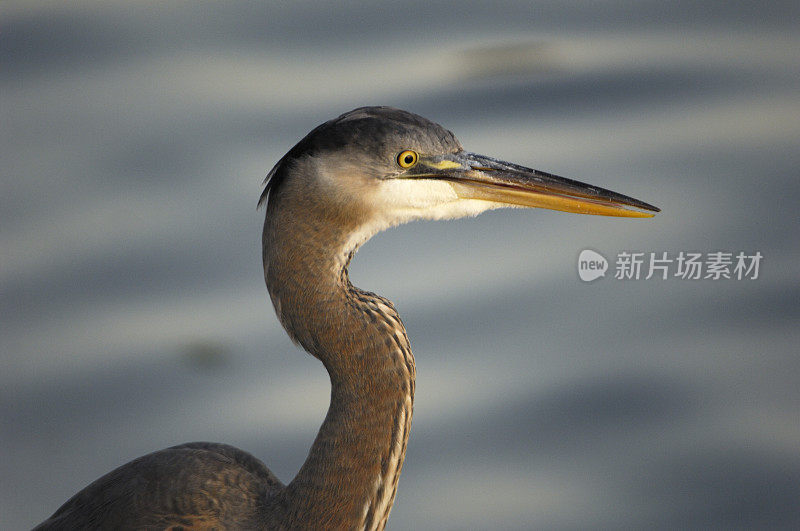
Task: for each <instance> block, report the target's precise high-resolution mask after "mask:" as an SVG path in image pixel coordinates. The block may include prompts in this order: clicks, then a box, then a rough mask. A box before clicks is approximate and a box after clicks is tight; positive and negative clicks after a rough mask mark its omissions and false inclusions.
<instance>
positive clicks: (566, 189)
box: [406, 151, 660, 218]
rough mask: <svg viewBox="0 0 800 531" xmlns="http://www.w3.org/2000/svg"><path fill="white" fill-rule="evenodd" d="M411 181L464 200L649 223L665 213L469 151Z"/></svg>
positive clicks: (423, 166) (426, 167)
mask: <svg viewBox="0 0 800 531" xmlns="http://www.w3.org/2000/svg"><path fill="white" fill-rule="evenodd" d="M406 177H408V178H417V179H443V180H447V181H449V182H450V183H451V184H452V185H453V188H454V190H455V192H456V194H458V196H459V197H461V198H463V199H480V200H483V201H493V202H497V203H505V204H508V205H518V206H526V207H538V208H548V209H550V210H561V211H563V212H575V213H578V214H594V215H599V216H619V217H629V218H650V217H653V215H654V214H653V213H654V212H660V209H659V208H657V207H654V206H653V205H650V204H648V203H645V202H644V201H639V200H638V199H634V198H632V197H628V196H626V195H622V194H618V193H617V192H612V191H611V190H606V189H605V188H600V187H598V186H592V185H590V184H586V183H582V182H580V181H573V180H572V179H566V178H564V177H558V176H557V175H552V174H549V173H545V172H542V171H538V170H533V169H531V168H526V167H524V166H519V165H517V164H512V163H510V162H504V161H502V160H497V159H493V158H491V157H485V156H483V155H478V154H475V153H468V152H464V151H462V152H460V153H454V154H450V155H445V156H440V157H435V158H427V159H421V160H420V163H419V164H417V165H416V167H415V168H414V169H413V170H412V171H411V172H409V174H407V175H406Z"/></svg>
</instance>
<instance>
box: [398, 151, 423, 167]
mask: <svg viewBox="0 0 800 531" xmlns="http://www.w3.org/2000/svg"><path fill="white" fill-rule="evenodd" d="M418 158H419V156H418V155H417V152H416V151H411V150H410V149H407V150H405V151H403V152H402V153H400V154H399V155H397V164H399V165H400V167H401V168H410V167H411V166H413V165H414V164H416V163H417V159H418Z"/></svg>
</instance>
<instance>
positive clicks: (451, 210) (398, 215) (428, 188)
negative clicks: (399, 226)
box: [367, 179, 501, 224]
mask: <svg viewBox="0 0 800 531" xmlns="http://www.w3.org/2000/svg"><path fill="white" fill-rule="evenodd" d="M367 200H368V201H372V202H373V206H374V207H375V210H376V211H377V212H384V213H385V214H386V217H387V218H393V219H387V221H388V222H389V223H390V224H396V223H405V222H407V221H412V220H415V219H450V218H459V217H464V216H475V215H477V214H480V213H481V212H484V211H485V210H488V209H490V208H497V207H498V206H501V205H499V204H495V203H491V202H487V201H480V200H473V199H461V198H460V197H458V195H457V194H456V192H455V190H454V189H453V187H452V185H451V184H450V183H448V182H447V181H435V180H424V179H418V180H417V179H390V180H386V181H383V182H382V183H381V185H380V186H379V187H378V189H377V190H376V191H375V193H374V194H371V197H369V198H367Z"/></svg>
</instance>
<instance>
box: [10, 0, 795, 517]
mask: <svg viewBox="0 0 800 531" xmlns="http://www.w3.org/2000/svg"><path fill="white" fill-rule="evenodd" d="M1 11H2V12H0V64H1V65H2V67H0V87H1V88H2V90H0V118H1V122H2V127H0V315H1V316H2V317H1V320H0V323H1V324H0V326H1V328H0V360H2V367H3V370H2V371H0V477H2V478H3V479H2V482H0V528H3V529H23V528H26V527H31V526H33V525H34V524H35V523H37V522H38V521H40V520H42V519H44V518H46V517H47V516H48V515H49V514H51V513H52V512H53V511H54V510H55V509H56V508H57V507H58V506H59V505H60V504H61V503H63V502H64V501H65V500H66V499H67V498H68V497H69V496H71V495H72V494H73V493H74V492H76V491H77V490H79V489H80V488H82V487H84V486H85V485H87V484H88V483H89V482H91V481H92V480H94V479H96V478H97V477H99V476H100V475H102V474H103V473H105V472H107V471H109V470H111V469H112V468H114V467H115V466H118V465H120V464H122V463H124V462H126V461H128V460H130V459H132V458H134V457H137V456H139V455H142V454H144V453H148V452H150V451H153V450H156V449H159V448H164V447H167V446H171V445H174V444H177V443H181V442H186V441H192V440H213V441H224V442H227V443H230V444H234V445H236V446H239V447H241V448H243V449H246V450H248V451H250V452H252V453H253V454H255V455H256V456H258V457H259V458H261V459H263V460H264V461H265V462H266V463H267V464H268V465H269V466H270V468H272V470H273V471H274V472H275V473H276V474H277V475H278V476H279V477H280V478H281V479H282V480H284V481H288V480H290V479H291V478H292V477H293V475H294V474H295V473H296V471H297V469H298V468H299V467H300V465H301V464H302V462H303V460H304V458H305V455H306V453H307V451H308V448H309V447H310V445H311V442H312V440H313V437H314V435H315V433H316V430H317V428H318V426H319V424H320V422H321V421H322V419H323V417H324V415H325V412H326V409H327V403H328V397H329V387H328V381H327V375H326V374H325V371H324V368H323V367H322V365H321V364H320V363H319V362H317V361H316V360H315V359H313V358H311V357H310V356H308V355H306V354H304V353H302V352H300V351H298V349H296V348H295V347H294V346H293V345H292V344H291V343H290V341H289V340H288V338H287V337H286V335H285V334H284V332H283V331H282V330H281V329H280V326H279V324H278V323H277V320H276V319H275V317H274V314H273V311H272V308H271V306H270V304H269V300H268V297H267V295H266V290H265V288H264V285H263V280H262V272H261V263H260V230H261V227H260V224H261V222H262V216H263V212H261V211H256V209H255V204H256V201H257V198H258V195H259V193H260V182H261V179H262V178H263V176H264V175H265V174H266V172H267V171H268V170H269V168H271V167H272V165H273V164H274V163H275V162H276V161H277V160H278V158H279V157H280V156H281V154H282V153H284V152H285V151H286V150H288V148H290V147H291V146H292V145H293V144H294V143H295V142H296V141H297V140H298V139H299V138H300V137H302V136H303V135H305V133H306V132H307V131H308V130H310V129H311V128H313V127H314V126H315V125H317V124H319V123H320V122H323V121H325V120H327V119H329V118H332V117H334V116H336V115H338V114H341V113H342V112H345V111H347V110H349V109H351V108H353V107H357V106H361V105H374V104H382V105H392V106H396V107H402V108H405V109H408V110H411V111H414V112H417V113H419V114H422V115H425V116H427V117H429V118H431V119H433V120H435V121H437V122H439V123H441V124H443V125H444V126H445V127H447V128H449V129H451V130H452V131H454V132H455V133H456V135H457V136H458V137H459V138H460V140H461V141H462V143H463V144H464V146H465V147H466V148H467V149H468V150H471V151H476V152H479V153H485V154H487V155H493V156H496V157H500V158H503V159H506V160H512V161H515V162H518V163H520V164H524V165H527V166H532V167H536V168H540V169H543V170H547V171H551V172H554V173H557V174H561V175H565V176H568V177H573V178H577V179H580V180H584V181H587V182H591V183H592V184H596V185H599V186H603V187H607V188H611V189H613V190H617V191H620V192H622V193H625V194H629V195H632V196H634V197H637V198H640V199H643V200H645V201H648V202H651V203H653V204H655V205H657V206H659V207H661V208H662V210H663V212H662V213H661V214H659V215H658V216H657V217H656V218H654V219H652V220H628V219H623V220H620V219H609V218H598V217H584V216H575V215H567V214H561V213H555V212H548V211H522V210H506V211H495V212H491V213H487V214H484V215H482V216H480V217H478V218H476V219H467V220H460V221H453V222H447V223H432V222H428V223H415V224H411V225H407V226H403V227H400V228H398V229H393V230H391V231H389V232H387V233H385V234H382V235H380V236H378V237H377V238H376V239H375V240H373V241H371V242H370V243H369V244H367V245H366V246H365V247H364V248H363V249H362V250H361V251H360V252H359V254H358V256H357V257H356V259H355V261H354V263H353V266H352V270H351V278H352V280H353V282H354V283H355V284H356V285H359V286H361V287H363V288H365V289H369V290H372V291H376V292H379V293H381V294H384V295H386V296H388V297H390V298H391V299H392V300H393V301H395V303H396V305H397V307H398V309H399V310H400V312H401V314H402V315H403V317H404V320H405V323H406V327H407V328H408V333H409V336H410V337H411V341H412V345H413V347H414V352H415V355H416V359H417V371H418V379H417V395H416V402H415V417H414V426H413V430H412V436H411V441H410V443H409V447H408V455H407V459H406V465H405V468H404V471H403V477H402V479H401V481H400V486H399V490H398V495H397V499H396V502H395V506H394V509H393V511H392V517H391V519H390V527H391V528H392V529H476V528H477V529H481V528H483V529H488V528H491V529H525V528H535V529H598V528H608V529H620V528H645V529H658V528H663V529H675V528H687V527H688V528H703V529H708V528H729V527H736V528H797V527H800V504H798V499H800V413H798V411H800V385H798V379H799V378H800V358H799V357H798V354H797V344H798V343H800V332H798V326H797V325H798V317H799V316H800V304H798V301H800V291H799V290H798V263H800V244H798V229H800V227H799V226H798V215H797V206H798V204H799V203H800V179H798V168H800V149H798V148H799V147H800V119H798V117H800V37H799V36H798V33H797V31H796V30H797V27H796V21H797V20H798V17H800V12H798V11H799V10H798V4H797V3H796V2H785V3H781V2H770V3H767V4H755V3H731V2H728V3H720V4H717V3H713V4H710V3H708V2H677V3H670V2H667V3H665V2H638V3H633V4H631V3H629V2H603V3H584V2H560V1H559V2H544V3H542V2H531V3H529V2H500V3H487V4H483V3H477V2H475V3H470V2H461V3H458V4H448V3H440V2H402V3H381V4H379V5H373V4H370V3H352V2H348V3H330V4H325V5H320V4H319V3H311V2H309V3H306V2H292V3H288V2H280V3H275V4H270V3H260V2H226V3H211V2H185V3H184V2H173V3H168V4H161V3H152V2H127V3H107V2H94V1H89V0H85V1H81V2H69V3H58V2H49V1H31V0H26V1H10V2H9V1H7V2H4V5H3V8H2V10H1ZM587 248H588V249H593V250H595V251H597V252H599V253H601V254H602V255H604V256H605V257H607V258H608V259H609V261H610V262H611V263H610V266H609V271H608V272H607V274H606V277H605V278H600V279H598V280H596V281H594V282H592V283H584V282H582V281H581V280H580V279H579V278H578V273H577V257H578V254H579V253H580V251H581V250H583V249H587ZM622 251H630V252H643V253H645V255H644V256H645V259H647V258H648V257H649V253H657V254H658V255H659V256H660V255H661V253H663V252H667V253H668V256H670V257H676V256H677V255H678V254H679V253H680V252H681V251H683V252H685V253H688V252H698V253H701V254H703V256H708V254H709V253H715V252H719V251H722V252H730V253H734V255H735V254H737V253H739V252H741V251H743V252H745V253H746V254H747V255H753V254H754V253H756V252H759V253H761V255H762V256H763V260H762V262H761V263H760V269H759V275H758V278H757V279H751V278H747V279H742V280H737V279H735V278H732V279H724V278H723V279H719V280H712V279H706V280H694V281H692V280H686V279H681V278H676V277H674V276H672V275H670V278H668V279H666V280H664V279H660V278H650V279H649V280H645V279H644V277H645V276H646V274H645V273H646V271H643V273H642V275H641V278H640V279H639V280H617V279H615V278H614V273H615V266H616V263H615V259H616V257H617V256H618V254H619V253H620V252H622ZM644 267H645V268H646V267H647V263H645V266H644ZM671 267H673V268H674V267H675V264H672V266H671ZM671 271H673V272H674V271H675V270H674V269H672V270H671ZM655 276H656V277H658V275H655Z"/></svg>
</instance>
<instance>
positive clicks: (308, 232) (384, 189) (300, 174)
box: [37, 107, 657, 530]
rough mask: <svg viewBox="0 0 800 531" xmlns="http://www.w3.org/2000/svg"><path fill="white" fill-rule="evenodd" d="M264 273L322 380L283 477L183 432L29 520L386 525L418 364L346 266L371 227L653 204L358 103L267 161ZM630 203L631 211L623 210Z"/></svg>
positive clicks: (395, 318)
mask: <svg viewBox="0 0 800 531" xmlns="http://www.w3.org/2000/svg"><path fill="white" fill-rule="evenodd" d="M262 203H266V216H265V221H264V231H263V239H262V244H263V245H262V249H263V262H264V276H265V280H266V284H267V288H268V291H269V295H270V298H271V300H272V303H273V306H274V308H275V311H276V314H277V316H278V318H279V320H280V322H281V323H282V325H283V326H284V328H285V329H286V331H287V332H288V334H289V336H290V337H291V338H292V340H293V341H295V342H296V343H297V344H299V345H300V346H302V347H303V348H304V349H305V350H306V351H308V352H309V353H310V354H312V355H313V356H315V357H316V358H318V359H319V360H320V361H321V362H322V363H323V365H324V366H325V368H326V369H327V371H328V374H329V376H330V380H331V402H330V407H329V409H328V413H327V415H326V417H325V420H324V421H323V423H322V426H321V427H320V430H319V433H318V434H317V437H316V439H315V441H314V443H313V445H312V447H311V449H310V451H309V454H308V458H307V459H306V461H305V463H304V464H303V465H302V467H301V468H300V471H299V472H298V473H297V475H296V476H295V478H294V479H293V480H292V481H291V482H290V483H289V484H288V485H284V484H282V483H281V482H280V481H279V480H278V479H277V478H276V477H275V476H274V475H273V474H272V473H271V472H270V471H269V469H268V468H267V467H266V466H265V465H264V464H263V463H261V461H259V460H258V459H256V458H255V457H253V456H252V455H250V454H248V453H246V452H244V451H242V450H238V449H236V448H234V447H231V446H227V445H223V444H216V443H189V444H184V445H180V446H176V447H172V448H168V449H166V450H161V451H158V452H155V453H152V454H149V455H146V456H143V457H140V458H138V459H136V460H134V461H131V462H130V463H127V464H125V465H123V466H121V467H119V468H117V469H116V470H114V471H112V472H110V473H109V474H107V475H105V476H103V477H101V478H100V479H98V480H97V481H95V482H94V483H92V484H91V485H89V486H88V487H86V488H85V489H83V490H82V491H80V492H79V493H78V494H76V495H75V496H73V497H72V498H71V499H70V500H68V501H67V502H66V503H65V504H64V505H63V506H62V507H61V508H60V509H59V510H58V511H56V513H55V514H53V516H52V517H50V518H49V519H48V520H46V521H45V522H43V523H42V524H41V525H40V526H39V527H37V529H78V528H82V529H92V528H94V529H107V528H116V529H141V528H148V529H170V528H174V529H177V528H183V529H211V528H214V529H251V528H253V529H255V528H260V529H298V528H302V529H368V530H372V529H383V528H384V527H385V525H386V523H387V519H388V517H389V512H390V510H391V507H392V504H393V501H394V497H395V493H396V490H397V483H398V479H399V476H400V472H401V470H402V466H403V459H404V457H405V451H406V444H407V442H408V437H409V432H410V427H411V417H412V413H413V401H414V379H415V374H416V369H415V365H414V356H413V355H412V353H411V347H410V343H409V340H408V337H407V335H406V331H405V328H404V326H403V324H402V321H401V320H400V317H399V315H398V314H397V312H396V310H395V308H394V306H393V305H392V303H391V302H390V301H388V300H387V299H385V298H383V297H380V296H378V295H375V294H373V293H369V292H366V291H363V290H360V289H358V288H356V287H354V286H353V285H352V284H351V283H350V281H349V278H348V275H347V266H348V264H349V263H350V260H351V258H352V257H353V254H354V253H355V252H356V250H357V249H358V247H359V246H360V245H361V244H363V243H364V242H365V241H366V240H368V239H369V238H370V237H371V236H373V235H374V234H375V233H377V232H379V231H381V230H384V229H386V228H388V227H391V226H393V225H396V224H399V223H404V222H407V221H411V220H414V219H445V218H454V217H461V216H465V215H475V214H478V213H480V212H482V211H484V210H487V209H490V208H497V207H501V206H540V207H545V208H553V209H558V210H566V211H571V212H582V213H591V214H603V215H617V216H626V217H647V216H649V215H651V214H647V213H645V212H641V211H642V210H649V211H657V209H655V207H652V206H650V205H647V204H646V203H642V202H641V201H637V200H635V199H632V198H629V197H626V196H622V195H620V194H616V193H614V192H610V191H608V190H603V189H601V188H596V187H590V186H588V185H584V184H583V183H578V182H577V181H571V180H568V179H563V178H559V177H556V176H553V175H550V174H546V173H543V172H537V171H535V170H530V169H528V168H524V167H521V166H516V165H512V164H509V163H505V162H502V161H498V160H496V159H492V158H489V157H483V156H480V155H475V154H472V153H467V152H465V151H464V150H463V148H462V147H461V145H460V143H459V142H458V140H457V139H456V138H455V136H454V135H453V134H452V133H450V132H449V131H447V130H446V129H444V128H443V127H441V126H439V125H438V124H435V123H433V122H430V121H429V120H426V119H425V118H422V117H420V116H417V115H414V114H411V113H408V112H405V111H401V110H398V109H392V108H388V107H364V108H359V109H355V110H353V111H351V112H349V113H346V114H343V115H342V116H340V117H338V118H336V119H334V120H331V121H329V122H326V123H325V124H322V125H321V126H319V127H317V128H316V129H314V130H313V131H312V132H311V133H309V134H308V135H307V136H306V137H305V138H304V139H303V140H301V141H300V142H299V143H298V144H297V145H296V146H295V147H294V148H292V149H291V150H290V151H289V152H288V153H287V154H286V155H285V156H284V157H283V158H282V159H281V160H280V161H279V162H278V163H277V164H276V166H275V167H274V168H273V169H272V171H271V172H270V173H269V175H268V177H267V184H266V188H265V191H264V194H263V195H262V197H261V201H260V202H259V204H262ZM628 207H634V208H636V209H638V210H632V209H630V208H628Z"/></svg>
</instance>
